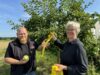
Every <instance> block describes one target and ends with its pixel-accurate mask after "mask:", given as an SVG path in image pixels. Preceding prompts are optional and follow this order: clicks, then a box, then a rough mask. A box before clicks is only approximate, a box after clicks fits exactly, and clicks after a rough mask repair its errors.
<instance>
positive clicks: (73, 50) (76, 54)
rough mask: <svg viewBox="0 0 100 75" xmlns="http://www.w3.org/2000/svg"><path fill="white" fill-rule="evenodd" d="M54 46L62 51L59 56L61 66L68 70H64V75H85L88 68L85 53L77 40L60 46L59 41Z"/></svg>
mask: <svg viewBox="0 0 100 75" xmlns="http://www.w3.org/2000/svg"><path fill="white" fill-rule="evenodd" d="M55 45H56V46H58V47H59V48H60V49H62V51H61V54H60V59H61V64H63V65H66V66H67V67H68V68H67V70H64V75H85V74H86V71H87V67H88V61H87V56H86V51H85V50H84V48H83V44H82V42H81V41H80V40H79V39H76V40H74V41H72V42H68V41H67V42H65V43H64V44H62V43H61V42H60V41H59V40H56V41H55Z"/></svg>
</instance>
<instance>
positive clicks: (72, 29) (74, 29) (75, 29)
mask: <svg viewBox="0 0 100 75" xmlns="http://www.w3.org/2000/svg"><path fill="white" fill-rule="evenodd" d="M75 30H76V29H67V30H66V31H67V32H69V31H75Z"/></svg>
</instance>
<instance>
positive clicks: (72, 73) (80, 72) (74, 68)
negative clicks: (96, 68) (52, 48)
mask: <svg viewBox="0 0 100 75" xmlns="http://www.w3.org/2000/svg"><path fill="white" fill-rule="evenodd" d="M75 58H76V61H77V64H76V65H70V66H67V71H68V75H85V73H86V71H87V68H88V61H87V56H86V52H85V50H84V48H83V46H82V45H78V49H77V50H76V56H75Z"/></svg>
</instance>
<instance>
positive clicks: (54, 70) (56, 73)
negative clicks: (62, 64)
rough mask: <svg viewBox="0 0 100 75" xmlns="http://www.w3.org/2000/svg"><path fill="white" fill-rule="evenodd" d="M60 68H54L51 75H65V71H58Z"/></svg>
mask: <svg viewBox="0 0 100 75" xmlns="http://www.w3.org/2000/svg"><path fill="white" fill-rule="evenodd" d="M57 70H59V67H58V66H56V65H53V66H52V70H51V75H63V71H57Z"/></svg>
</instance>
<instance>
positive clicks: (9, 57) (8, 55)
mask: <svg viewBox="0 0 100 75" xmlns="http://www.w3.org/2000/svg"><path fill="white" fill-rule="evenodd" d="M12 49H13V48H12V46H11V43H9V45H8V48H7V50H6V53H5V57H4V61H5V62H6V63H8V64H25V63H27V62H26V61H23V60H17V59H15V58H14V55H13V51H12Z"/></svg>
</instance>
